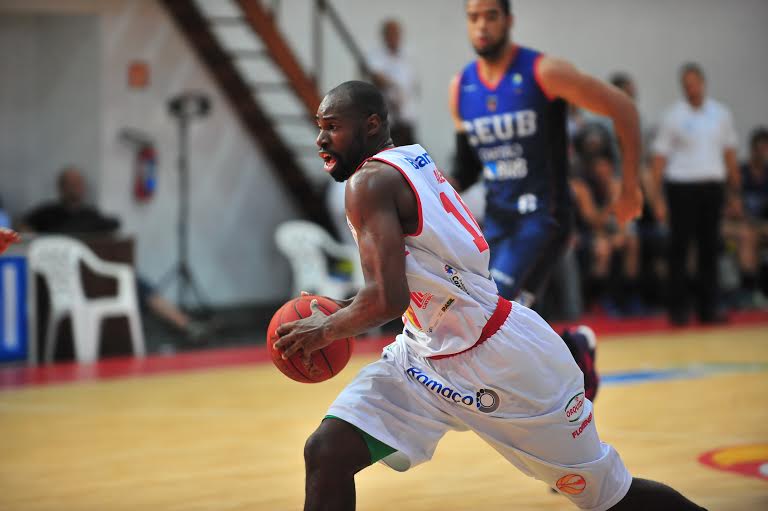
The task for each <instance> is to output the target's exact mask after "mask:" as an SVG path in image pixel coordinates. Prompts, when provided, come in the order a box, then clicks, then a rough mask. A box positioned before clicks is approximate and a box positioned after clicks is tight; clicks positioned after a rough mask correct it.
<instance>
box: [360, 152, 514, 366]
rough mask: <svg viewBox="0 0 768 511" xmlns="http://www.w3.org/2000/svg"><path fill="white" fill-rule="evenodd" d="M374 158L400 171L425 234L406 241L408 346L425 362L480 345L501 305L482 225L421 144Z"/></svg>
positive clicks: (404, 317) (405, 328)
mask: <svg viewBox="0 0 768 511" xmlns="http://www.w3.org/2000/svg"><path fill="white" fill-rule="evenodd" d="M370 159H371V160H376V161H381V162H384V163H387V164H389V165H391V166H392V167H394V168H395V169H397V170H399V171H400V173H401V174H402V175H403V176H404V177H405V179H406V180H407V181H408V183H409V184H410V186H411V188H412V189H413V193H414V194H415V195H416V201H417V203H418V209H419V225H418V229H417V231H416V232H415V233H413V234H409V235H408V236H406V238H405V248H406V256H405V261H406V265H405V271H406V276H407V278H408V287H409V289H410V293H411V303H410V306H409V307H408V309H407V311H406V313H405V314H404V315H403V323H404V332H403V333H404V334H405V339H406V342H407V343H408V344H409V346H410V347H411V348H412V349H413V351H414V352H415V353H417V354H418V355H421V356H425V357H429V356H435V355H450V354H454V353H458V352H460V351H463V350H465V349H467V348H469V347H471V346H473V345H474V344H475V343H476V342H477V341H478V339H479V338H480V334H481V331H482V329H483V327H484V326H485V324H486V323H487V322H488V318H490V316H491V315H492V314H493V312H494V310H495V309H496V304H497V302H498V300H499V298H498V290H497V288H496V283H495V282H494V281H493V279H492V278H491V276H490V273H489V270H488V260H489V248H488V243H487V242H486V241H485V238H483V235H482V232H481V231H480V227H479V226H478V225H477V222H476V221H475V219H474V218H473V217H472V214H471V213H470V212H469V209H468V208H467V207H466V206H465V205H464V202H463V201H462V200H461V198H460V197H459V194H458V193H457V192H456V190H454V189H453V187H452V186H451V185H450V184H449V183H448V181H446V179H445V178H444V177H443V174H442V172H440V170H439V169H438V168H437V166H436V165H435V163H434V162H433V161H432V158H431V157H430V156H429V154H427V151H426V150H425V149H424V148H423V147H421V146H420V145H418V144H415V145H410V146H402V147H396V148H394V149H387V150H385V151H382V152H380V153H378V154H376V155H375V156H373V157H371V158H370Z"/></svg>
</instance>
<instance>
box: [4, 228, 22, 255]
mask: <svg viewBox="0 0 768 511" xmlns="http://www.w3.org/2000/svg"><path fill="white" fill-rule="evenodd" d="M19 241H21V236H19V233H18V232H16V231H14V230H12V229H6V228H5V227H0V254H2V253H3V252H5V251H6V250H7V249H8V247H9V246H10V245H11V244H12V243H18V242H19Z"/></svg>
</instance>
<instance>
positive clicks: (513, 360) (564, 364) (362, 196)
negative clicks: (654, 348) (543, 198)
mask: <svg viewBox="0 0 768 511" xmlns="http://www.w3.org/2000/svg"><path fill="white" fill-rule="evenodd" d="M317 121H318V126H319V128H320V133H319V135H318V137H317V145H318V146H319V147H320V151H319V153H320V156H321V157H322V158H323V160H324V161H325V165H324V169H325V171H326V172H327V173H329V174H330V175H331V176H332V177H333V178H334V179H336V180H337V181H346V191H345V208H346V213H347V218H348V220H349V224H350V228H351V230H352V232H353V235H354V236H355V239H356V241H357V244H358V247H359V251H360V262H361V265H362V268H363V273H364V276H365V284H364V285H363V286H362V288H361V289H360V291H359V292H358V293H357V295H356V296H355V297H354V298H352V299H350V300H346V301H337V303H338V304H339V305H340V306H341V307H342V308H341V309H340V310H338V311H337V312H335V313H333V314H331V315H329V316H326V315H325V314H323V313H322V312H321V311H320V310H319V308H318V306H317V301H316V300H315V301H313V302H312V310H313V314H312V315H311V316H310V317H308V318H304V319H301V320H299V321H295V322H292V323H286V324H283V325H281V326H280V327H278V329H277V335H278V336H279V337H280V339H279V340H278V341H277V342H276V343H275V345H274V347H275V349H277V350H279V351H281V352H282V356H283V357H285V358H288V357H291V356H292V355H294V354H301V358H302V360H303V361H304V364H305V365H307V366H308V367H309V369H310V371H312V370H313V369H312V364H311V355H312V353H313V352H314V351H316V350H318V349H322V348H323V347H325V346H328V345H329V344H330V343H331V342H333V341H334V340H335V339H340V338H343V337H348V336H354V335H358V334H361V333H362V332H365V331H366V330H368V329H370V328H372V327H376V326H379V325H383V324H385V323H388V322H389V321H392V320H393V319H395V318H397V317H398V316H400V315H402V317H403V323H404V327H403V333H402V334H400V335H398V336H397V337H396V339H395V342H393V343H392V344H390V345H389V346H387V347H386V348H385V349H384V351H383V352H382V356H381V358H380V359H378V360H377V361H375V362H373V363H371V364H369V365H367V366H366V367H364V368H363V369H362V370H361V371H360V373H359V374H358V375H357V376H356V377H355V378H354V379H353V380H352V381H351V382H350V383H349V384H348V385H347V387H346V388H345V389H344V390H342V392H341V393H340V394H339V396H338V397H337V398H336V399H335V401H334V402H333V404H331V406H330V408H329V410H328V413H327V415H326V416H325V418H324V420H323V421H322V422H321V423H320V425H319V426H318V428H317V430H316V431H315V432H314V433H313V434H312V435H311V436H310V438H309V439H308V440H307V443H306V445H305V447H304V459H305V466H306V497H305V504H304V509H305V511H321V510H326V511H347V510H353V509H355V474H356V473H357V472H359V471H361V470H363V469H364V468H366V467H368V466H370V465H371V464H373V463H376V462H378V461H381V462H382V463H384V464H386V465H388V466H389V467H391V468H393V469H395V470H399V471H405V470H408V469H409V468H411V467H413V466H415V465H418V464H419V463H423V462H426V461H428V460H429V459H430V458H431V457H432V454H433V453H434V451H435V448H436V447H437V444H438V443H439V441H440V439H441V438H442V437H443V435H444V434H445V433H446V432H448V431H473V432H475V433H476V434H478V435H479V436H480V437H481V438H482V439H483V440H485V441H486V442H488V444H489V445H491V446H492V447H493V448H494V449H495V450H496V451H497V452H498V453H499V454H501V455H502V456H503V457H504V458H506V459H507V460H508V461H509V462H510V463H512V464H513V465H515V466H516V467H518V468H519V469H520V470H521V471H522V472H524V473H525V474H527V475H529V476H532V477H536V478H538V479H540V480H542V481H544V482H545V483H547V484H548V485H550V486H551V487H552V488H556V489H557V491H559V492H560V493H561V494H563V495H564V496H565V497H567V498H568V499H570V500H571V502H572V503H573V504H575V505H576V506H578V507H579V508H582V509H590V510H594V511H605V510H607V509H615V510H619V511H622V510H648V509H670V510H671V509H674V510H677V511H687V510H701V509H702V508H700V507H699V506H697V505H695V504H694V503H692V502H691V501H689V500H688V499H686V498H685V497H683V496H682V495H681V494H680V493H678V492H677V491H675V490H673V489H672V488H670V487H668V486H665V485H663V484H660V483H657V482H653V481H648V480H645V479H638V478H633V477H632V476H631V475H630V474H629V472H628V471H627V469H626V467H625V466H624V463H623V462H622V460H621V458H620V457H619V455H618V453H617V452H616V450H615V449H614V448H613V447H611V446H610V445H608V444H605V443H603V442H601V441H600V438H599V436H598V434H597V429H596V427H595V418H594V415H593V414H594V410H593V408H592V403H591V401H590V400H589V399H587V398H585V397H584V379H583V375H582V373H581V371H579V368H578V366H577V365H576V364H575V363H574V361H573V357H572V356H571V354H570V353H569V352H568V350H567V349H566V347H565V345H564V344H563V342H562V341H561V340H560V338H559V337H558V335H557V334H556V333H555V332H554V331H553V330H552V329H551V328H550V327H549V325H548V324H547V323H546V322H545V321H544V320H542V319H541V317H539V316H538V314H536V313H535V312H534V311H532V310H531V309H528V308H527V307H525V306H523V305H521V304H518V303H512V302H510V301H508V300H506V299H505V298H503V297H500V296H499V295H498V288H497V286H496V283H495V282H494V279H493V277H491V275H490V269H489V264H488V263H489V249H488V243H487V241H486V240H485V238H484V236H483V234H482V232H481V231H480V229H479V227H478V226H477V223H476V222H475V220H474V218H472V215H471V214H470V212H469V210H468V209H467V208H466V206H465V205H464V203H463V202H462V201H461V199H460V197H459V195H458V193H457V192H456V191H455V190H454V189H453V187H452V186H451V185H450V183H449V182H448V180H447V179H446V178H445V176H444V175H443V173H442V172H441V171H440V169H439V168H438V167H437V166H436V164H435V162H434V161H433V159H432V158H431V156H430V155H429V153H428V152H427V151H426V150H425V149H424V148H423V147H422V146H420V145H418V144H414V145H409V146H402V147H394V145H393V144H392V139H391V138H390V134H389V126H388V116H387V108H386V106H385V103H384V98H383V96H382V95H381V93H380V92H379V91H378V90H377V89H376V88H375V87H374V86H372V85H370V84H367V83H364V82H346V83H343V84H341V85H339V86H338V87H336V88H335V89H333V90H332V91H330V92H329V93H328V94H327V95H326V96H325V98H324V99H323V101H322V102H321V104H320V107H319V108H318V111H317Z"/></svg>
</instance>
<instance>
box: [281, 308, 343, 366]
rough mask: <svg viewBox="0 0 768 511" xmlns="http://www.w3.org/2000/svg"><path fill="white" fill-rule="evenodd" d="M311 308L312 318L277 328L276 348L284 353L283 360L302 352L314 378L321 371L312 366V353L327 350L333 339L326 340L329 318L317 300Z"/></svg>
mask: <svg viewBox="0 0 768 511" xmlns="http://www.w3.org/2000/svg"><path fill="white" fill-rule="evenodd" d="M309 308H310V309H311V310H312V315H311V316H309V317H306V318H304V319H300V320H298V321H292V322H290V323H284V324H282V325H280V326H279V327H277V335H278V336H279V337H280V339H279V340H278V341H277V342H275V348H277V349H278V350H280V351H281V352H282V357H283V360H288V359H289V358H291V357H292V356H293V355H294V354H296V353H298V352H301V360H302V362H303V363H304V366H306V367H307V369H309V372H310V374H311V375H313V376H314V375H315V374H316V373H317V372H318V371H319V369H317V368H316V367H315V366H314V364H312V353H313V352H315V351H317V350H319V349H322V348H325V347H326V346H328V345H329V344H331V342H333V339H326V338H325V336H324V335H323V327H324V325H325V321H326V318H327V317H328V316H326V315H325V314H324V313H323V312H322V311H321V310H320V306H319V305H318V303H317V300H312V301H311V302H310V303H309Z"/></svg>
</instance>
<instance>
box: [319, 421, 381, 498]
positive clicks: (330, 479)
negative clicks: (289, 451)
mask: <svg viewBox="0 0 768 511" xmlns="http://www.w3.org/2000/svg"><path fill="white" fill-rule="evenodd" d="M304 464H305V468H306V477H307V480H306V500H305V503H304V510H305V511H320V510H331V509H333V510H347V509H350V510H352V509H354V508H355V474H356V473H357V472H359V471H361V470H362V469H364V468H365V467H367V466H368V465H370V464H371V455H370V452H369V450H368V446H367V445H366V443H365V441H364V440H363V437H362V436H361V434H360V432H359V431H357V430H356V429H355V428H354V427H353V426H352V425H351V424H349V423H347V422H344V421H342V420H340V419H325V420H324V421H323V422H322V423H321V424H320V426H319V427H318V428H317V430H315V432H314V433H312V435H311V436H310V437H309V438H308V439H307V442H306V444H305V445H304Z"/></svg>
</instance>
